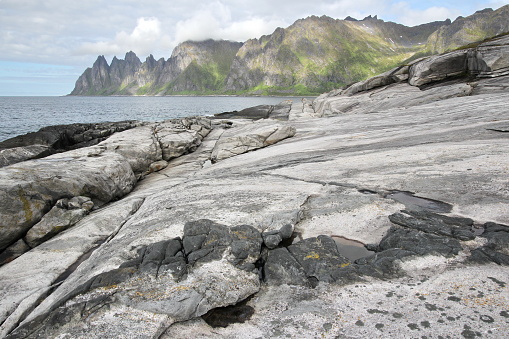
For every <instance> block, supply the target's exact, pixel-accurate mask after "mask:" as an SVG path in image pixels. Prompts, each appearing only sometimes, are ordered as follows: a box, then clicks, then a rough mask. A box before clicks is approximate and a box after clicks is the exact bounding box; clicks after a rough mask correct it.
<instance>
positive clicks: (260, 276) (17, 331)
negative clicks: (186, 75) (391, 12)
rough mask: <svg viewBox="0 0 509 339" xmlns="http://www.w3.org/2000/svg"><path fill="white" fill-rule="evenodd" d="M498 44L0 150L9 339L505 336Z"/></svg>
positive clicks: (0, 275)
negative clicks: (228, 108) (254, 100)
mask: <svg viewBox="0 0 509 339" xmlns="http://www.w3.org/2000/svg"><path fill="white" fill-rule="evenodd" d="M508 40H509V38H507V36H505V37H500V38H497V39H494V40H492V41H488V42H485V43H483V44H480V45H479V46H476V47H472V48H470V49H465V50H462V51H456V52H453V53H447V54H443V55H440V56H437V57H430V58H428V59H424V60H418V61H415V62H414V63H413V64H411V65H406V66H403V67H400V68H397V69H395V70H393V71H391V72H388V73H386V74H383V75H380V76H378V77H375V78H373V79H369V80H367V81H365V82H362V83H358V84H354V85H352V86H350V87H349V88H347V89H343V90H336V91H333V92H330V93H326V94H324V95H322V96H320V97H318V98H317V99H315V100H314V101H313V102H310V101H307V100H302V101H299V102H283V103H281V104H280V105H276V106H260V107H255V108H252V109H250V110H245V111H241V112H229V113H227V114H222V115H219V116H216V117H215V118H213V119H209V118H203V117H195V118H185V119H174V120H168V121H164V122H159V123H145V122H123V123H118V124H105V125H101V124H97V125H87V126H85V125H72V126H61V127H58V128H57V127H54V128H52V127H49V128H46V129H44V130H43V131H42V132H40V133H39V134H34V135H32V136H24V137H18V138H15V139H11V140H8V141H6V142H3V143H0V152H1V159H2V161H3V162H2V166H3V167H2V168H0V186H1V188H2V189H1V191H0V200H1V202H2V203H1V205H0V219H1V220H2V225H0V232H1V233H0V234H1V242H0V247H1V254H0V260H1V262H2V266H1V267H0V295H1V299H0V310H1V312H0V324H1V325H0V337H6V338H56V337H72V338H81V337H85V336H86V337H93V338H185V337H190V336H191V337H212V338H215V337H218V338H219V337H221V338H223V337H226V338H238V337H243V338H266V337H274V338H283V337H293V338H302V337H308V338H314V337H326V338H337V337H341V338H343V337H344V338H359V337H382V338H386V337H394V336H396V337H444V338H445V337H461V336H463V337H466V338H474V337H488V338H500V337H503V336H505V334H506V333H507V331H508V330H509V293H508V292H509V291H508V287H507V284H508V283H509V281H508V277H509V274H508V273H509V269H508V265H509V226H507V225H508V224H509V207H508V206H509V204H508V203H509V186H508V181H507V170H508V168H509V161H508V157H507V154H508V153H509V152H508V151H509V143H508V142H507V141H508V139H507V137H508V135H507V133H506V132H507V126H508V124H509V122H508V118H507V100H508V99H509V92H508V91H507V89H508V87H509V76H508V75H507V70H508V69H509V68H508V67H509V47H508ZM29 139H30V140H32V141H28V140H29ZM36 148H37V149H36ZM359 244H361V245H364V247H365V250H366V251H368V250H369V251H370V252H366V253H365V254H361V255H360V256H359V257H350V255H351V254H352V252H351V251H352V249H351V247H352V246H354V245H357V246H359ZM352 258H353V259H352Z"/></svg>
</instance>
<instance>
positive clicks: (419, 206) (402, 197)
mask: <svg viewBox="0 0 509 339" xmlns="http://www.w3.org/2000/svg"><path fill="white" fill-rule="evenodd" d="M386 198H389V199H392V200H395V201H397V202H399V203H401V204H403V205H405V207H406V208H407V209H408V210H410V211H422V210H426V211H431V212H442V213H449V212H451V210H452V205H451V204H448V203H446V202H443V201H439V200H433V199H428V198H423V197H419V196H416V195H414V194H413V193H411V192H404V191H394V192H392V193H390V194H387V196H386Z"/></svg>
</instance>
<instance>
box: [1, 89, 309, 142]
mask: <svg viewBox="0 0 509 339" xmlns="http://www.w3.org/2000/svg"><path fill="white" fill-rule="evenodd" d="M286 99H290V100H297V101H300V98H282V97H0V141H2V140H5V139H9V138H12V137H14V136H16V135H20V134H25V133H28V132H35V131H37V130H39V129H40V128H41V127H44V126H50V125H61V124H73V123H95V122H107V121H122V120H140V121H162V120H166V119H171V118H181V117H186V116H193V115H201V116H205V115H213V114H215V113H221V112H228V111H234V110H241V109H244V108H247V107H252V106H256V105H264V104H267V105H273V104H277V103H280V102H281V101H283V100H286Z"/></svg>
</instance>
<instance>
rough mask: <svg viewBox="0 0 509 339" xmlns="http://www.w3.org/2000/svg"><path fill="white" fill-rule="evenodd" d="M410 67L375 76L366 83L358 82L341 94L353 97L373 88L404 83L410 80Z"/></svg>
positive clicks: (397, 68) (401, 67)
mask: <svg viewBox="0 0 509 339" xmlns="http://www.w3.org/2000/svg"><path fill="white" fill-rule="evenodd" d="M409 69H410V67H409V66H400V67H396V68H394V69H391V70H390V71H387V72H385V73H383V74H380V75H377V76H374V77H372V78H369V79H367V80H364V81H360V82H357V83H355V84H353V85H351V86H350V87H348V88H347V89H345V90H344V91H343V92H342V93H341V94H343V95H353V94H355V93H359V92H365V91H369V90H371V89H373V88H377V87H382V86H387V85H390V84H393V83H397V82H402V81H405V80H407V79H408V73H409Z"/></svg>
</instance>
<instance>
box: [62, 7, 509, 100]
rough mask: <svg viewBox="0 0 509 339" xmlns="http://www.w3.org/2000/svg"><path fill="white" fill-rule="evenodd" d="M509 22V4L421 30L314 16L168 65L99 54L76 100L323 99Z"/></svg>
mask: <svg viewBox="0 0 509 339" xmlns="http://www.w3.org/2000/svg"><path fill="white" fill-rule="evenodd" d="M508 19H509V6H504V7H502V8H500V9H498V10H496V11H493V10H491V9H486V10H483V11H479V12H477V13H475V14H473V15H471V16H469V17H466V18H461V17H460V18H457V19H456V20H455V21H454V22H452V23H451V21H450V20H446V21H440V22H432V23H429V24H424V25H420V26H415V27H406V26H404V25H400V24H395V23H392V22H385V21H383V20H380V19H378V18H377V17H376V16H375V17H371V16H369V17H366V18H364V19H363V20H356V19H353V18H347V19H346V20H336V19H332V18H330V17H326V16H322V17H316V16H312V17H308V18H306V19H301V20H297V21H296V22H295V23H294V24H293V25H291V26H289V27H287V28H278V29H276V30H275V31H274V33H272V34H270V35H267V36H262V37H260V38H258V39H250V40H248V41H246V42H245V43H244V44H241V43H234V42H227V41H212V40H208V41H204V42H184V43H182V44H180V45H179V46H177V47H176V48H175V50H174V51H173V53H172V56H171V57H170V58H169V59H168V60H164V58H162V59H160V60H158V61H156V60H154V58H153V57H152V56H149V57H148V58H147V60H146V61H145V62H143V63H141V62H140V60H139V59H138V58H137V57H136V56H135V55H134V53H132V52H130V53H128V54H127V55H126V57H125V60H118V59H116V58H114V59H113V61H112V63H111V65H108V64H107V62H106V60H105V59H104V57H102V56H100V57H99V58H98V59H97V61H96V62H95V63H94V65H93V67H92V68H89V69H87V70H86V71H85V72H84V73H83V75H82V76H81V77H80V78H79V79H78V81H77V82H76V86H75V88H74V90H73V91H72V93H71V95H112V94H115V95H171V94H255V95H260V94H261V95H267V94H279V95H311V94H320V93H322V92H325V91H329V90H331V89H333V88H338V87H342V86H345V85H347V84H351V83H352V82H356V81H359V80H363V79H366V78H368V77H370V76H373V75H376V74H379V73H381V72H384V71H387V70H389V69H391V68H393V67H395V66H396V65H398V64H401V63H402V62H403V61H404V60H407V59H415V58H417V57H418V56H423V55H430V54H435V53H441V52H444V51H445V50H449V49H452V48H456V47H459V46H463V45H466V44H469V43H472V42H475V41H479V40H482V39H484V38H487V37H491V36H494V35H496V34H499V33H502V32H506V31H509V26H508V24H507V23H508V22H509V20H508Z"/></svg>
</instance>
